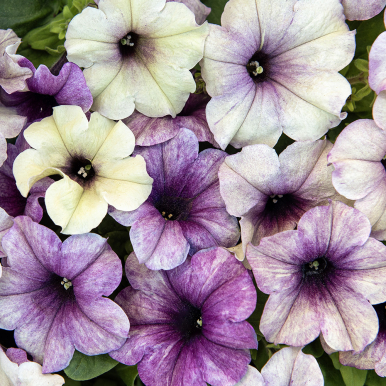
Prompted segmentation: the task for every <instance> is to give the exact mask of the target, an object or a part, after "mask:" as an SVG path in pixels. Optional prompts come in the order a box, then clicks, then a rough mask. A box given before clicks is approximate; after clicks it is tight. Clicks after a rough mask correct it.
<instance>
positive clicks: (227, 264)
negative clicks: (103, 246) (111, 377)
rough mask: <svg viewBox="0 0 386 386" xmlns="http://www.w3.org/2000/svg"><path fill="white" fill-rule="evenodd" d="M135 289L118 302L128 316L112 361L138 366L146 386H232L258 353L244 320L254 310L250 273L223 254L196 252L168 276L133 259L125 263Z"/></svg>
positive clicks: (218, 251) (219, 250)
mask: <svg viewBox="0 0 386 386" xmlns="http://www.w3.org/2000/svg"><path fill="white" fill-rule="evenodd" d="M126 276H127V278H128V279H129V281H130V283H131V285H132V287H128V288H126V289H124V290H123V291H122V292H120V293H119V294H118V296H117V298H116V302H117V303H118V304H119V305H120V306H121V307H122V308H123V309H124V310H125V312H126V313H127V315H128V317H129V318H130V323H131V328H130V334H129V338H128V340H127V341H126V343H125V344H124V345H123V346H122V347H121V348H120V349H119V350H117V351H114V352H111V353H110V356H111V357H112V358H114V359H116V360H118V361H120V362H122V363H125V364H127V365H134V364H136V363H138V372H139V376H140V377H141V379H142V381H143V382H144V383H145V384H146V385H147V386H164V385H169V386H177V385H178V386H191V385H203V384H205V382H208V383H210V384H211V385H213V386H233V385H234V384H235V383H236V382H238V381H239V380H240V379H241V378H242V377H243V376H244V374H245V373H246V371H247V366H248V363H249V361H250V353H249V350H247V349H248V348H256V347H257V340H256V335H255V332H254V330H253V328H252V326H251V325H250V324H249V323H247V322H246V321H245V319H246V318H248V317H249V315H250V314H251V313H252V311H253V310H254V308H255V305H256V291H255V288H254V286H253V283H252V279H251V277H250V275H249V274H248V271H247V270H246V269H245V268H244V267H243V265H242V264H241V263H240V262H238V261H237V260H236V259H234V258H233V257H232V255H231V254H230V253H229V252H228V251H226V250H225V249H223V248H210V249H206V250H203V251H200V252H198V253H196V254H195V255H194V256H193V257H192V259H191V260H187V261H186V262H185V263H184V264H182V265H181V266H179V267H177V268H175V269H173V270H170V271H151V270H149V269H147V268H146V267H145V266H144V265H140V264H139V263H138V260H137V257H136V256H135V254H134V253H132V254H131V255H130V256H129V257H128V259H127V261H126Z"/></svg>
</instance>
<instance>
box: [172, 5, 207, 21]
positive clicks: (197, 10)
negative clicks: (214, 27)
mask: <svg viewBox="0 0 386 386" xmlns="http://www.w3.org/2000/svg"><path fill="white" fill-rule="evenodd" d="M169 1H174V2H176V3H183V4H185V5H186V6H187V7H188V8H189V9H190V10H191V11H192V12H193V13H194V15H195V16H196V23H197V24H202V23H203V22H204V21H205V20H206V18H207V16H208V15H209V14H210V11H211V9H210V8H209V7H207V6H206V5H204V4H202V3H201V1H200V0H166V2H167V3H168V2H169Z"/></svg>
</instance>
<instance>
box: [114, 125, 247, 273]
mask: <svg viewBox="0 0 386 386" xmlns="http://www.w3.org/2000/svg"><path fill="white" fill-rule="evenodd" d="M134 154H135V155H138V154H139V155H141V156H143V158H144V159H145V161H146V168H147V171H148V173H149V175H150V176H151V177H153V179H154V183H153V190H152V192H151V194H150V196H149V198H148V200H147V201H146V202H145V203H144V204H143V205H141V206H140V207H139V208H138V209H137V210H135V211H132V212H123V211H119V210H114V209H110V210H109V213H110V215H111V216H112V217H114V219H115V220H116V221H118V222H119V223H120V224H122V225H125V226H131V229H130V240H131V243H132V245H133V248H134V252H135V253H136V256H137V257H138V260H139V262H140V263H145V264H146V266H147V267H148V268H150V269H171V268H175V267H176V266H178V265H180V264H182V263H183V262H184V261H185V259H186V257H187V256H188V254H190V255H192V254H194V253H196V252H197V251H198V250H200V249H203V248H208V247H213V246H224V247H232V246H234V245H235V244H236V243H237V241H238V239H239V237H240V232H239V228H238V224H237V219H236V218H235V217H232V216H230V215H229V214H228V213H227V211H226V209H225V204H224V201H223V199H222V198H221V195H220V190H219V181H218V169H219V167H220V165H221V163H222V162H223V160H224V158H225V156H226V153H224V152H223V151H221V150H217V149H207V150H204V151H203V152H201V153H200V154H198V141H197V138H196V137H195V135H194V134H193V133H192V132H191V131H190V130H188V129H181V130H180V132H179V133H178V134H177V135H176V136H175V137H174V138H172V139H171V140H169V141H167V142H164V143H162V144H159V145H154V146H149V147H137V148H136V150H135V151H134Z"/></svg>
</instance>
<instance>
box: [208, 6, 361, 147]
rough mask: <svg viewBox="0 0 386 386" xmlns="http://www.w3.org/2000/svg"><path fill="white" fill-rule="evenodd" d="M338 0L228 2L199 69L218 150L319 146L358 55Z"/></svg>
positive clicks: (336, 116) (333, 122)
mask: <svg viewBox="0 0 386 386" xmlns="http://www.w3.org/2000/svg"><path fill="white" fill-rule="evenodd" d="M344 21H345V17H344V15H343V7H342V5H341V4H340V1H339V0H327V1H324V2H323V7H321V6H320V0H308V1H302V0H290V1H284V2H283V1H281V0H230V1H228V3H227V4H226V6H225V10H224V13H223V14H222V17H221V25H222V26H217V25H210V32H209V36H208V38H207V40H206V42H205V52H204V58H203V60H202V61H201V62H200V64H201V67H202V77H203V78H204V80H205V82H206V89H207V91H208V93H209V95H210V96H211V97H212V99H211V100H210V102H209V103H208V106H207V109H206V113H207V119H208V124H209V127H210V129H211V130H212V132H213V134H214V138H215V140H216V141H217V142H218V143H219V145H220V147H221V148H222V149H225V148H226V146H227V145H228V144H229V143H230V144H231V145H233V146H235V147H238V148H239V147H243V146H246V145H252V144H256V143H264V144H267V145H269V146H273V145H275V143H276V142H277V140H278V139H279V137H280V135H281V134H282V132H284V133H285V134H286V135H288V136H289V137H291V138H293V139H295V140H296V141H306V140H316V139H318V138H320V137H321V136H322V135H323V134H325V133H326V132H327V131H328V129H329V128H331V127H335V126H337V125H338V124H339V123H340V121H341V120H342V119H344V118H345V117H346V115H347V114H346V113H341V109H342V107H343V105H344V104H345V102H346V99H347V97H348V96H349V95H350V94H351V88H350V85H349V83H348V81H347V80H346V79H345V78H344V77H343V76H342V75H340V74H339V73H338V71H339V70H341V69H342V68H344V67H345V66H346V65H348V64H349V63H350V62H351V60H352V58H353V56H354V51H355V38H354V34H355V31H351V32H350V31H349V29H348V27H347V25H346V24H345V22H344Z"/></svg>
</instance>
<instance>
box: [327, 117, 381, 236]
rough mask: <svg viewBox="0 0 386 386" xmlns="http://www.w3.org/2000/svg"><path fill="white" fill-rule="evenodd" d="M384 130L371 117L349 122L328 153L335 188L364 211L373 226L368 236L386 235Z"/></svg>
mask: <svg viewBox="0 0 386 386" xmlns="http://www.w3.org/2000/svg"><path fill="white" fill-rule="evenodd" d="M385 155H386V132H385V131H384V130H382V129H380V128H379V127H378V126H377V125H376V124H375V123H374V121H372V120H370V119H360V120H357V121H355V122H353V123H351V124H350V125H348V126H347V127H346V128H345V129H344V130H343V131H342V132H341V133H340V134H339V137H338V138H337V140H336V142H335V144H334V147H333V149H332V150H331V151H330V153H329V155H328V162H330V163H332V164H333V165H334V168H335V170H334V171H333V173H332V183H333V185H334V187H335V189H336V190H337V191H338V192H339V193H340V194H342V195H343V196H345V197H347V198H348V199H350V200H356V201H355V203H354V206H355V208H357V209H359V210H360V211H361V212H363V213H364V214H365V215H366V216H367V217H368V218H369V220H370V223H371V225H372V233H371V235H372V236H373V237H375V238H377V239H378V240H384V239H385V238H386V195H385V190H386V172H385V166H386V160H385V159H384V158H385Z"/></svg>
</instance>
